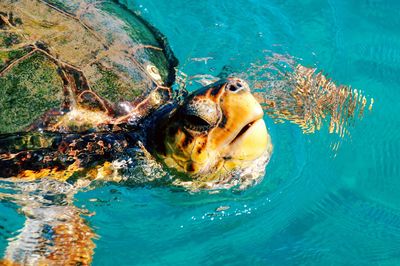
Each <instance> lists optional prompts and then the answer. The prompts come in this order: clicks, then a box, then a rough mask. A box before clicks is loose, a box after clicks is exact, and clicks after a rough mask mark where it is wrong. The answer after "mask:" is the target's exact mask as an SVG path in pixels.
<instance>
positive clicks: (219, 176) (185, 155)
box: [159, 78, 272, 186]
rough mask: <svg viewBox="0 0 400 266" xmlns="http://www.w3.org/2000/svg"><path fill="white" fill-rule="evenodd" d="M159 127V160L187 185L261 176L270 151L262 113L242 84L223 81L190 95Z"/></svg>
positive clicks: (239, 80)
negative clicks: (252, 174)
mask: <svg viewBox="0 0 400 266" xmlns="http://www.w3.org/2000/svg"><path fill="white" fill-rule="evenodd" d="M164 122H165V123H164V127H163V128H161V129H159V130H160V132H162V135H161V137H160V139H161V140H160V141H162V145H161V146H162V149H161V150H162V151H161V152H160V154H159V157H161V159H162V160H163V161H164V162H165V164H166V165H167V166H168V167H171V168H174V169H176V170H178V171H179V172H183V173H186V176H188V178H189V182H193V181H198V182H202V183H203V184H211V185H210V186H214V185H213V184H215V183H218V184H226V183H228V182H229V181H231V180H232V179H233V178H232V177H233V176H234V175H235V174H234V173H238V172H240V173H244V172H246V171H244V170H246V169H253V170H251V171H250V172H258V173H261V172H262V175H263V173H264V169H265V165H266V163H267V161H268V159H269V156H270V153H271V150H272V145H271V141H270V137H269V134H268V132H267V128H266V126H265V123H264V120H263V110H262V108H261V106H260V104H259V103H258V102H257V100H256V99H255V98H254V97H253V95H252V94H251V93H250V89H249V86H248V85H247V83H246V82H244V81H243V80H241V79H238V78H229V79H224V80H221V81H218V82H216V83H214V84H211V85H209V86H207V87H204V88H201V89H199V90H197V91H195V92H193V93H192V94H190V95H189V96H188V97H187V98H186V100H185V101H184V102H183V104H181V105H180V106H179V107H178V108H177V109H175V110H174V113H173V115H171V116H170V117H169V119H167V121H164ZM260 160H262V162H261V163H260ZM255 167H258V169H257V171H254V168H255ZM247 172H249V171H247ZM236 177H237V174H236ZM242 177H243V175H241V176H240V178H242ZM247 177H248V176H247ZM259 177H260V176H257V177H256V178H259ZM236 179H237V178H236ZM206 186H207V185H206Z"/></svg>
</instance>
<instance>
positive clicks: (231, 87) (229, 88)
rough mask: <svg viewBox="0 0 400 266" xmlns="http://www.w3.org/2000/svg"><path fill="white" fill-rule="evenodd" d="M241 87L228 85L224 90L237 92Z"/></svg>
mask: <svg viewBox="0 0 400 266" xmlns="http://www.w3.org/2000/svg"><path fill="white" fill-rule="evenodd" d="M241 87H242V85H239V84H238V83H236V84H228V85H227V86H226V89H227V90H229V91H231V92H237V91H239V90H240V89H241Z"/></svg>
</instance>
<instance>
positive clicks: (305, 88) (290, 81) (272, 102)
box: [256, 65, 374, 137]
mask: <svg viewBox="0 0 400 266" xmlns="http://www.w3.org/2000/svg"><path fill="white" fill-rule="evenodd" d="M271 84H272V85H271V88H270V90H268V91H260V90H259V91H258V92H256V94H257V96H258V98H259V100H260V101H261V102H262V103H263V108H264V109H265V111H266V113H267V114H268V115H269V116H270V117H271V118H273V119H274V120H275V121H276V122H284V121H290V122H291V123H295V124H297V125H299V126H300V128H301V129H302V130H303V132H304V133H314V132H315V131H318V130H320V129H321V127H322V126H323V124H324V123H325V121H328V123H329V132H330V133H336V134H338V135H339V136H341V137H343V136H344V135H345V134H346V133H347V128H348V125H349V124H351V123H352V122H353V121H354V119H355V118H356V117H362V115H363V113H364V110H365V108H366V106H367V104H368V100H367V98H366V97H365V96H364V95H362V93H361V92H360V91H357V90H353V89H352V88H350V87H348V86H343V85H341V86H337V85H336V84H335V83H334V82H332V81H331V80H329V79H327V78H326V77H325V76H324V75H323V74H322V73H321V72H319V73H318V72H316V69H313V68H307V67H304V66H302V65H297V66H296V67H295V68H294V69H293V71H291V72H285V74H284V75H282V76H279V77H278V78H277V80H274V81H273V82H272V83H271ZM373 102H374V100H373V99H372V98H371V99H370V101H369V107H368V108H369V109H370V110H371V108H372V104H373Z"/></svg>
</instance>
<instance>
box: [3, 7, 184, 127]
mask: <svg viewBox="0 0 400 266" xmlns="http://www.w3.org/2000/svg"><path fill="white" fill-rule="evenodd" d="M176 65H177V60H176V58H175V57H174V55H173V53H172V52H171V50H170V48H169V46H168V44H167V42H166V39H165V37H164V36H163V35H162V34H160V33H159V32H158V31H157V30H156V29H155V28H154V27H152V26H151V25H149V24H148V23H147V22H146V21H144V20H143V19H142V18H140V17H139V16H137V15H135V14H134V13H132V12H130V11H129V10H127V9H125V8H124V6H122V5H120V4H118V3H117V2H116V1H111V0H105V1H95V0H83V1H82V0H65V1H63V0H2V1H1V2H0V109H1V112H0V125H1V126H0V133H14V132H19V131H25V130H29V129H30V130H32V129H38V128H41V129H43V130H52V131H57V130H61V129H63V130H66V131H79V130H87V129H88V128H96V126H97V125H99V124H107V123H110V122H112V121H120V120H118V119H120V118H121V117H123V116H127V114H129V112H131V111H132V109H133V108H134V107H135V106H137V105H138V103H140V102H143V101H144V100H145V99H148V97H149V95H150V94H151V93H152V92H154V91H155V89H156V88H160V87H162V88H167V87H169V86H170V85H171V84H172V83H173V82H174V79H175V66H176ZM153 102H154V101H153ZM153 102H150V103H149V104H150V105H151V104H155V103H153ZM155 102H156V101H155ZM159 102H160V101H158V103H159Z"/></svg>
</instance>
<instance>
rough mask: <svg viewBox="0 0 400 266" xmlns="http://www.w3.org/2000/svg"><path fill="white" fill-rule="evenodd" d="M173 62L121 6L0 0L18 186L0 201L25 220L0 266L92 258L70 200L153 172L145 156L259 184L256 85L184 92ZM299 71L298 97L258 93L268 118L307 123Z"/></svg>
mask: <svg viewBox="0 0 400 266" xmlns="http://www.w3.org/2000/svg"><path fill="white" fill-rule="evenodd" d="M177 64H178V62H177V59H176V58H175V56H174V54H173V53H172V51H171V49H170V48H169V46H168V43H167V41H166V38H165V37H164V36H163V35H162V34H161V33H160V32H159V31H158V30H157V29H155V28H154V27H152V26H151V25H150V24H149V23H147V22H146V21H144V20H143V19H142V18H141V17H139V16H137V15H135V14H134V13H132V12H130V11H128V10H127V9H126V8H124V7H123V6H122V5H121V4H119V3H118V2H116V1H111V0H104V1H95V0H68V1H64V0H1V2H0V91H1V95H0V109H1V112H0V124H1V127H0V178H1V180H2V181H3V182H6V183H10V184H11V183H15V184H19V187H20V194H19V195H14V196H10V195H5V194H4V195H3V194H2V195H1V196H2V198H5V197H8V198H13V200H14V201H15V202H16V203H18V204H20V205H21V206H22V210H23V212H24V213H25V214H26V217H27V220H26V222H25V227H24V229H23V230H22V231H21V233H20V235H19V236H18V237H17V238H15V239H14V240H13V241H11V242H10V243H9V246H8V248H7V251H6V253H5V260H4V261H3V262H0V264H1V263H3V264H7V263H8V264H10V265H12V263H19V264H39V265H46V264H55V265H64V264H68V265H70V264H73V265H75V264H79V265H85V264H89V263H90V261H91V257H92V254H93V248H94V244H93V242H92V238H93V237H94V236H95V235H94V233H93V231H92V230H91V229H90V227H88V226H87V225H86V223H85V222H84V220H83V218H82V217H81V210H79V209H78V208H76V207H74V206H73V204H72V195H73V194H74V192H75V191H76V190H77V189H79V188H80V187H82V186H85V185H87V184H88V183H89V182H90V181H93V180H106V181H108V180H111V181H129V180H132V179H135V181H138V180H137V179H141V180H139V181H138V182H141V181H143V180H145V181H146V180H150V179H152V180H154V179H156V178H154V176H152V175H146V174H145V173H144V172H141V174H140V175H139V177H138V173H137V172H135V171H136V170H137V166H138V165H140V162H139V161H140V160H145V161H146V163H144V164H141V166H149V165H150V166H151V167H153V166H155V165H157V166H160V165H161V166H160V167H161V168H160V169H170V170H169V173H170V174H171V175H169V176H172V178H171V180H167V181H170V182H171V183H172V184H173V185H177V186H183V187H186V188H189V189H192V190H194V189H201V188H205V189H215V188H231V187H235V186H236V187H245V186H247V185H249V184H253V183H256V182H258V181H259V180H260V178H261V177H262V176H263V175H264V169H265V166H266V164H267V162H268V160H269V158H270V155H271V152H272V144H271V139H270V136H269V134H268V131H267V128H266V126H265V123H264V120H263V115H264V113H263V109H262V107H261V105H260V103H259V102H258V101H257V100H256V98H255V97H254V96H253V95H252V93H251V92H250V88H249V85H248V84H247V83H246V82H245V81H244V80H242V79H240V78H236V77H227V78H224V79H220V80H218V81H217V82H215V83H212V84H210V85H208V86H205V87H203V88H201V89H199V90H196V91H194V92H192V93H189V94H188V95H185V94H183V95H178V94H177V93H176V91H173V90H172V89H171V88H172V85H173V83H174V82H175V75H176V73H175V68H176V66H177ZM302 71H303V70H301V69H300V70H299V71H297V72H296V73H301V75H300V77H301V78H300V81H299V82H297V84H301V88H299V89H297V90H296V92H301V93H298V94H293V93H286V94H282V93H281V94H277V93H275V94H273V95H272V97H270V98H268V99H264V100H263V101H264V103H266V104H267V108H266V109H267V111H268V113H270V114H271V115H272V116H273V117H275V118H279V119H287V120H290V121H294V122H295V123H298V124H300V125H302V123H307V121H306V120H307V119H306V118H304V116H303V117H302V116H301V115H302V114H303V115H304V112H303V111H304V110H303V109H302V108H299V106H301V105H302V103H303V102H304V101H303V100H302V98H301V97H299V95H306V92H304V90H303V88H305V87H307V86H306V85H305V84H302V82H303V81H304V80H308V79H310V77H311V76H312V75H309V76H307V75H308V74H307V73H305V72H304V71H303V72H304V73H303V72H302ZM298 76H299V74H297V77H298ZM304 77H306V78H305V79H304ZM318 79H319V80H320V81H321V80H322V83H321V84H322V85H321V86H325V87H329V86H330V85H329V86H327V85H326V84H328V82H326V80H325V78H324V77H323V76H319V78H318ZM324 82H325V83H324ZM329 84H331V83H329ZM335 89H336V88H335ZM329 90H330V91H334V90H333V88H330V89H329ZM325 92H326V91H325ZM308 93H309V94H310V90H308ZM346 93H347V94H350V91H349V90H346ZM332 95H333V96H335V95H336V94H335V93H324V94H323V95H321V96H320V98H324V97H325V98H324V99H325V102H326V99H328V101H330V102H332V101H333V99H336V98H334V97H333V96H332ZM277 96H279V97H280V98H279V100H277ZM289 98H290V99H294V100H293V101H292V100H287V99H289ZM285 99H286V100H285ZM277 103H278V104H279V106H277ZM329 106H330V107H329V108H331V109H332V110H333V109H334V108H332V106H331V105H329ZM336 106H337V105H336ZM325 109H326V108H325ZM325 109H324V110H325ZM271 110H272V111H271ZM302 118H304V119H303V120H302ZM152 174H153V172H152ZM38 180H39V181H38ZM26 195H28V196H26ZM32 199H34V200H32Z"/></svg>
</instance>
